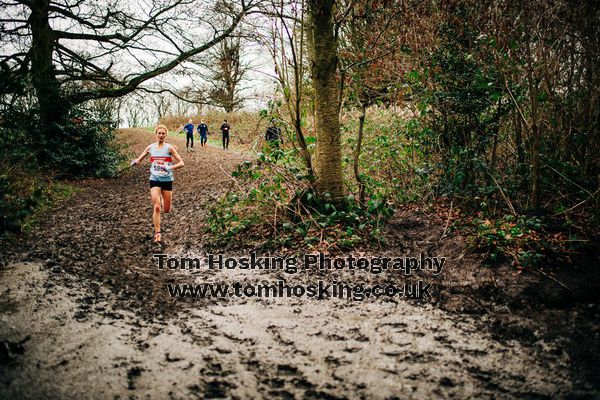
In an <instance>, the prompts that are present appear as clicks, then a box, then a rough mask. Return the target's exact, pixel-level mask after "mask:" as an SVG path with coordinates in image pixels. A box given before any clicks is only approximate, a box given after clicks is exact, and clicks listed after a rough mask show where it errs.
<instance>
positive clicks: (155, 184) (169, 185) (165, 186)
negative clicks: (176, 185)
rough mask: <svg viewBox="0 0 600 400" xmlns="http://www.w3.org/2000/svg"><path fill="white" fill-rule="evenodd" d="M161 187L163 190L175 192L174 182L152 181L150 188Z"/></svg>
mask: <svg viewBox="0 0 600 400" xmlns="http://www.w3.org/2000/svg"><path fill="white" fill-rule="evenodd" d="M153 187H159V188H161V190H173V181H165V182H161V181H150V188H153Z"/></svg>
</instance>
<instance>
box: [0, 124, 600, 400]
mask: <svg viewBox="0 0 600 400" xmlns="http://www.w3.org/2000/svg"><path fill="white" fill-rule="evenodd" d="M123 136H124V138H125V139H126V140H127V142H128V145H129V146H130V148H131V149H132V151H133V152H134V153H139V152H140V151H141V150H142V149H143V147H144V146H145V145H147V144H148V143H150V142H151V141H153V135H151V134H149V133H148V132H145V131H142V130H127V131H126V132H124V133H123ZM169 141H170V142H171V143H173V144H175V145H177V146H178V148H179V151H180V154H181V155H182V157H183V159H184V161H185V163H186V166H185V168H184V169H182V170H179V171H176V173H175V179H176V180H175V184H174V192H173V193H174V209H173V212H172V213H169V214H167V215H164V214H163V228H162V231H163V243H162V244H155V243H153V241H152V239H153V237H152V233H153V229H152V223H151V214H152V208H151V204H150V196H149V190H148V182H147V179H148V171H147V168H146V167H145V166H141V167H138V168H133V169H131V170H129V171H127V172H125V173H124V174H123V175H122V176H121V177H119V178H118V179H111V180H86V181H81V182H77V183H76V185H77V186H79V187H81V189H82V190H81V191H80V192H79V193H78V194H77V195H76V196H74V197H73V198H71V199H70V200H68V201H66V202H64V203H62V204H61V205H59V206H58V207H56V208H55V209H53V210H52V211H51V212H49V213H48V215H47V216H46V218H45V220H44V221H43V222H41V223H40V224H39V225H38V226H36V227H35V228H34V229H33V231H32V232H31V233H30V234H29V235H28V236H27V237H24V238H22V240H20V241H19V242H17V243H15V244H13V245H11V246H10V247H7V248H4V249H3V250H2V254H1V255H2V260H1V261H2V262H3V268H2V269H1V270H0V281H1V286H0V288H1V289H0V290H1V292H0V398H2V399H4V398H7V399H8V398H15V399H16V398H34V399H38V398H40V399H43V398H60V399H84V398H85V399H87V398H93V399H96V398H98V399H105V398H111V399H123V398H132V399H142V398H144V399H145V398H157V399H163V398H164V399H169V398H170V399H196V398H240V399H241V398H283V399H354V398H381V399H395V398H398V399H404V398H415V399H428V398H467V397H475V398H535V399H539V398H600V379H599V378H598V376H600V367H599V365H600V363H599V362H598V355H599V354H600V329H599V321H600V318H599V317H600V308H599V307H598V302H597V298H596V297H595V296H594V293H596V295H597V293H598V290H597V289H598V288H599V286H598V281H597V278H596V275H597V273H596V271H594V270H593V269H590V270H589V271H585V272H582V273H580V274H579V275H577V276H578V278H572V279H571V280H570V281H569V280H568V278H567V276H564V277H558V278H557V277H545V276H543V275H535V274H530V275H527V276H524V275H521V276H515V275H514V274H513V272H514V271H512V270H511V269H510V267H508V266H504V267H499V268H495V269H491V268H485V267H483V266H482V260H481V256H479V255H477V254H473V253H472V252H470V251H468V250H467V245H466V243H465V240H464V238H461V237H460V236H457V235H454V234H451V233H450V234H448V235H444V233H445V228H444V218H443V216H439V217H438V216H431V215H428V214H427V213H425V212H422V211H418V210H417V211H415V210H414V209H411V210H404V211H402V210H399V211H398V212H397V215H396V216H395V217H394V219H393V220H392V221H391V223H390V224H389V226H388V228H387V229H388V231H387V232H386V235H387V237H388V238H389V241H388V245H386V247H385V248H382V249H377V250H364V251H359V250H357V251H356V253H357V254H359V255H365V256H367V255H369V254H379V255H384V256H385V255H389V256H393V255H396V256H399V255H415V256H416V255H419V254H421V253H424V254H425V255H427V256H443V257H446V264H445V265H444V270H443V273H441V274H439V275H433V274H431V273H428V272H427V271H424V272H423V273H422V274H420V275H419V276H418V277H414V276H413V277H411V279H416V278H419V279H422V280H423V281H424V282H425V283H427V284H431V285H432V292H431V293H432V296H431V297H430V298H428V299H426V300H425V301H417V300H413V299H401V298H392V297H380V298H365V299H363V300H362V301H357V300H352V299H320V300H319V299H316V298H307V297H283V298H276V299H275V298H258V297H246V296H245V297H208V298H203V299H189V298H188V299H180V298H176V297H171V296H170V295H169V291H168V290H167V287H166V285H167V284H179V283H181V284H184V283H195V284H198V283H207V282H208V283H214V284H217V283H223V282H225V283H229V284H231V283H233V282H240V283H243V284H260V283H265V282H266V283H271V282H276V281H278V280H281V281H284V282H285V283H286V284H288V285H304V284H310V283H311V282H315V281H316V280H324V281H328V282H330V281H337V282H346V283H361V284H367V285H374V284H395V285H401V284H404V283H407V282H408V281H409V277H407V276H403V275H402V274H393V273H391V272H390V271H387V272H385V273H379V274H373V273H366V272H362V271H348V270H335V271H319V270H302V271H299V272H297V273H286V272H285V271H282V270H277V271H268V270H264V271H258V270H241V269H231V270H229V269H223V270H208V269H207V268H200V269H193V270H169V269H163V270H159V269H158V268H157V260H156V258H155V257H153V255H154V254H158V253H164V254H168V255H169V256H171V257H174V258H177V257H190V258H193V257H197V258H200V259H205V258H206V257H207V251H206V250H205V247H206V246H205V245H206V238H205V235H204V234H203V229H202V223H203V221H204V219H205V218H206V216H207V212H208V211H207V210H208V206H209V205H210V204H211V203H212V202H214V201H216V199H218V198H219V197H220V196H221V195H222V194H223V193H225V192H226V191H227V190H229V189H230V188H232V187H233V185H235V183H234V182H233V181H232V179H231V177H230V176H229V175H228V172H231V171H232V170H233V168H234V167H235V165H237V164H238V163H239V162H241V161H243V160H245V159H248V156H247V155H246V156H244V155H241V154H239V153H236V152H235V151H231V150H229V151H225V150H222V149H220V148H217V147H213V146H209V147H207V148H204V149H201V148H199V147H196V149H195V151H194V152H185V143H184V141H183V140H182V139H180V138H170V139H169ZM229 245H230V244H225V243H224V244H223V248H224V249H225V248H229ZM251 250H253V249H251V248H248V249H240V248H238V249H237V250H236V251H229V250H228V252H226V251H224V253H226V254H228V255H229V256H231V257H236V256H237V257H239V256H244V255H247V254H249V252H250V251H251ZM593 266H594V267H596V265H593Z"/></svg>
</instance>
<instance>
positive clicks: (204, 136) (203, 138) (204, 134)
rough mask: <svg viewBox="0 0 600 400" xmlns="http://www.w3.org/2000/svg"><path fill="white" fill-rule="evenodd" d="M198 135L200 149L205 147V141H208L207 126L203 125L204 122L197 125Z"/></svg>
mask: <svg viewBox="0 0 600 400" xmlns="http://www.w3.org/2000/svg"><path fill="white" fill-rule="evenodd" d="M196 129H197V130H198V133H199V134H200V147H206V141H207V140H208V138H207V135H208V125H206V124H205V123H204V121H200V124H199V125H198V128H196Z"/></svg>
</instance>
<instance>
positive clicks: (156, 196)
mask: <svg viewBox="0 0 600 400" xmlns="http://www.w3.org/2000/svg"><path fill="white" fill-rule="evenodd" d="M160 192H161V189H160V188H159V187H157V186H155V187H153V188H150V196H151V197H152V222H154V241H155V242H160V236H158V235H157V234H159V233H160V198H161V193H160ZM169 207H170V205H169Z"/></svg>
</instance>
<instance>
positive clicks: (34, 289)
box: [0, 263, 572, 399]
mask: <svg viewBox="0 0 600 400" xmlns="http://www.w3.org/2000/svg"><path fill="white" fill-rule="evenodd" d="M190 278H192V276H190ZM224 278H226V279H230V278H231V276H225V277H224ZM237 278H238V279H239V278H241V277H239V276H238V277H237ZM0 279H1V281H2V287H4V289H3V291H2V295H1V297H0V304H1V306H2V313H1V314H2V316H1V317H0V318H1V320H0V321H1V323H0V338H1V340H2V341H3V345H5V344H6V343H13V344H14V343H22V347H23V351H22V354H10V356H9V357H8V359H5V360H4V361H3V363H2V364H0V371H1V373H0V375H1V376H2V379H1V385H0V398H63V399H71V398H72V399H80V398H173V399H188V398H190V399H193V398H286V399H293V398H329V399H336V398H382V399H383V398H448V397H455V398H466V397H478V398H482V397H483V398H486V397H487V398H498V397H546V396H548V397H555V396H557V395H560V394H565V393H569V392H570V391H571V389H572V384H571V381H570V378H569V375H568V371H567V369H566V368H565V365H566V362H567V360H566V359H565V357H566V356H565V355H564V353H561V352H559V351H556V349H555V348H554V347H553V346H554V345H553V343H546V342H544V341H543V340H542V339H539V340H536V343H535V346H531V347H528V346H523V345H522V344H520V343H519V342H517V341H514V340H501V341H499V340H496V339H494V338H493V337H492V336H491V335H490V333H489V332H488V331H487V330H486V329H484V328H483V326H485V325H487V324H489V323H490V321H489V319H488V317H487V316H483V317H482V316H468V315H457V314H450V313H447V312H445V311H442V310H440V309H439V308H436V307H435V306H433V305H431V304H428V303H415V302H412V301H398V302H396V301H394V302H391V301H387V302H385V301H379V300H378V301H371V300H370V301H362V302H357V301H352V300H338V299H329V300H312V299H304V298H301V299H291V298H286V299H255V298H241V299H228V301H224V300H223V301H221V300H218V301H216V302H214V303H213V304H206V303H202V302H198V303H197V304H193V305H191V306H187V307H182V308H181V311H179V312H177V313H176V314H174V315H173V316H172V318H171V317H169V316H167V317H165V318H164V319H163V318H154V319H151V320H149V319H145V318H140V317H139V316H136V314H135V313H134V312H130V311H124V310H123V309H121V308H114V307H113V306H114V303H115V300H114V298H113V297H114V295H113V294H111V293H110V292H108V291H106V290H105V289H103V288H102V287H95V286H91V287H90V286H86V285H83V284H82V283H81V282H80V281H79V280H78V279H77V278H76V277H75V276H62V277H61V279H62V280H61V282H60V283H57V282H56V281H55V279H54V278H53V275H52V274H51V272H49V271H48V269H47V268H45V267H43V266H42V265H41V264H37V263H21V264H12V265H9V266H8V267H7V268H6V269H4V270H3V271H2V273H1V278H0ZM215 279H217V278H215ZM92 297H93V298H94V299H95V300H94V301H93V302H90V300H89V299H90V298H92ZM535 347H537V348H538V350H535V349H534V348H535ZM539 347H544V348H545V351H543V352H540V351H539Z"/></svg>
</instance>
